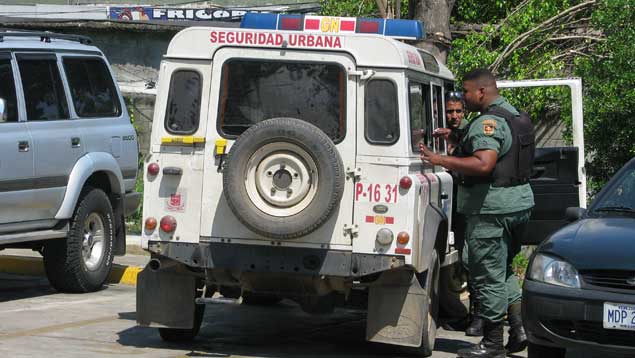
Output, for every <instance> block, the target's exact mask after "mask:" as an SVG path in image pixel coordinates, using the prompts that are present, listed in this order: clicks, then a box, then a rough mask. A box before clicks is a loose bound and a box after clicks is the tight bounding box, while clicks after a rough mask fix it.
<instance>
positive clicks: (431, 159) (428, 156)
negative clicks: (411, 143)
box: [419, 143, 442, 165]
mask: <svg viewBox="0 0 635 358" xmlns="http://www.w3.org/2000/svg"><path fill="white" fill-rule="evenodd" d="M419 150H421V157H420V158H421V161H422V162H424V163H426V164H432V165H441V159H442V156H441V155H439V154H436V153H434V152H432V151H431V150H430V149H428V147H426V146H425V145H424V144H423V143H419Z"/></svg>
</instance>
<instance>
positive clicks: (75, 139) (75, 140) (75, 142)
mask: <svg viewBox="0 0 635 358" xmlns="http://www.w3.org/2000/svg"><path fill="white" fill-rule="evenodd" d="M80 143H81V141H80V139H79V137H73V138H71V147H73V148H79V146H80Z"/></svg>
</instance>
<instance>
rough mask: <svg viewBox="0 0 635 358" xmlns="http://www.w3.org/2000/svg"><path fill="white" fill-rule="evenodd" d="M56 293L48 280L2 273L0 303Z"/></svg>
mask: <svg viewBox="0 0 635 358" xmlns="http://www.w3.org/2000/svg"><path fill="white" fill-rule="evenodd" d="M56 293H57V291H55V290H54V289H53V288H52V287H51V285H50V284H49V282H48V280H47V279H46V278H43V277H34V276H24V275H15V274H5V273H0V302H8V301H14V300H20V299H25V298H34V297H40V296H48V295H52V294H56Z"/></svg>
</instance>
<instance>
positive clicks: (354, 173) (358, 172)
mask: <svg viewBox="0 0 635 358" xmlns="http://www.w3.org/2000/svg"><path fill="white" fill-rule="evenodd" d="M361 177H362V168H351V167H346V180H348V179H353V181H356V180H359V179H361Z"/></svg>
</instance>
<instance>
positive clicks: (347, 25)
mask: <svg viewBox="0 0 635 358" xmlns="http://www.w3.org/2000/svg"><path fill="white" fill-rule="evenodd" d="M340 30H342V31H355V21H342V22H341V24H340Z"/></svg>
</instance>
